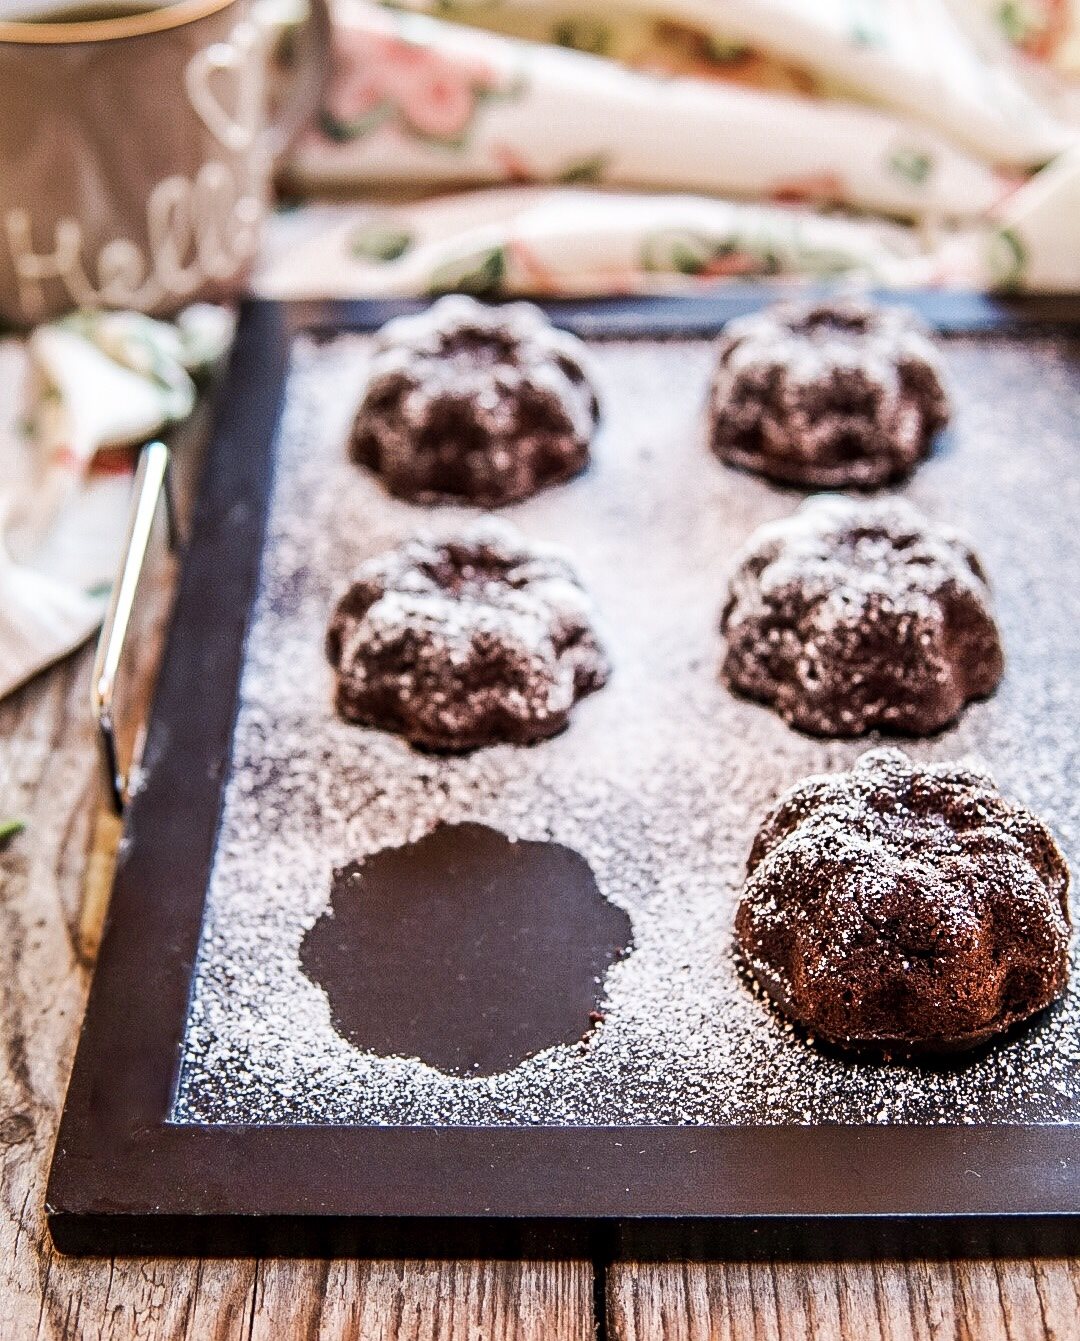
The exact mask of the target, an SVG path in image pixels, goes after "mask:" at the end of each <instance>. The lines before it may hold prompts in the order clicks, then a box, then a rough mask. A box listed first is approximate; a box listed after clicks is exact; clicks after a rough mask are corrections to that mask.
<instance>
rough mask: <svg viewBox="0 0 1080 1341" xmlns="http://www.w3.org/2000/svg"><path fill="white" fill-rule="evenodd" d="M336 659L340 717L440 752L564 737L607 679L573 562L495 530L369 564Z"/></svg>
mask: <svg viewBox="0 0 1080 1341" xmlns="http://www.w3.org/2000/svg"><path fill="white" fill-rule="evenodd" d="M326 651H327V656H328V658H329V660H330V663H331V665H332V666H333V667H334V669H335V670H336V672H337V688H336V694H335V703H336V706H337V710H338V712H339V713H340V714H341V716H342V717H344V718H346V719H347V720H348V721H351V722H358V723H361V724H363V725H365V726H374V727H380V728H382V729H383V730H386V731H395V732H398V733H399V734H400V735H402V736H404V737H405V738H406V739H407V740H409V741H411V742H412V743H413V744H415V745H419V746H423V747H425V748H428V749H432V750H469V749H474V748H476V747H478V746H481V745H490V744H494V743H496V742H498V741H508V742H511V743H515V744H520V745H524V744H529V743H531V742H532V741H536V740H541V739H543V738H545V737H547V736H553V735H555V734H556V733H557V732H559V731H561V730H562V729H563V728H564V727H565V726H566V724H567V721H568V720H569V716H570V710H571V709H572V708H573V706H574V704H575V703H576V702H577V700H578V699H579V698H581V697H582V696H583V695H585V694H588V693H591V692H592V691H593V690H594V689H599V688H600V686H601V685H603V684H604V682H605V680H606V679H607V675H608V666H607V661H606V658H605V656H604V653H603V650H602V648H601V646H600V643H599V641H598V639H597V637H596V634H595V632H594V630H593V626H592V612H591V606H590V602H589V600H588V598H587V596H586V595H585V592H584V591H583V590H582V588H581V586H580V584H579V583H578V580H577V578H576V576H575V574H574V572H573V569H572V568H571V567H570V565H569V564H568V563H567V561H566V559H565V558H563V556H562V554H561V553H560V552H558V551H556V550H554V549H551V548H548V547H545V546H540V545H533V544H530V543H527V542H526V541H525V539H524V537H522V536H521V535H519V534H518V532H517V531H516V530H515V529H514V528H513V527H511V526H508V525H506V524H505V523H503V522H499V521H495V520H494V519H492V518H485V519H482V520H480V521H477V522H474V523H473V524H472V525H471V526H469V527H468V528H467V529H466V530H464V531H462V532H461V533H460V534H459V535H457V536H455V537H452V538H450V539H448V540H444V541H442V542H438V543H436V542H433V541H427V540H410V541H407V542H406V543H405V544H403V545H400V546H398V547H397V548H396V549H392V550H389V551H388V552H387V553H384V554H381V555H379V556H378V557H376V558H373V559H370V560H368V562H366V563H364V564H362V565H361V566H360V568H359V569H358V571H357V572H356V574H355V575H354V577H353V580H352V582H351V584H350V586H349V588H348V590H347V591H346V592H345V594H344V595H343V596H342V597H341V599H340V600H339V602H338V604H337V607H336V609H335V610H334V613H333V617H332V619H331V621H330V627H329V630H328V632H327V637H326Z"/></svg>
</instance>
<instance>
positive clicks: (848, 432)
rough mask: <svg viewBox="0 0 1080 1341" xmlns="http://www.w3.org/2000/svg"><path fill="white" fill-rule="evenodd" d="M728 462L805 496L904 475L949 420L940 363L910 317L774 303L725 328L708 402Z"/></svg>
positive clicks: (894, 311)
mask: <svg viewBox="0 0 1080 1341" xmlns="http://www.w3.org/2000/svg"><path fill="white" fill-rule="evenodd" d="M709 417H710V429H711V436H712V447H713V450H714V451H715V452H716V454H717V455H718V456H719V457H720V458H721V459H722V460H724V461H727V462H728V463H729V464H731V465H734V466H740V467H742V468H743V469H745V470H752V471H755V472H757V473H758V474H761V475H765V476H767V477H768V478H769V479H771V480H775V481H777V482H779V483H782V484H794V485H798V486H801V487H804V488H815V489H843V488H863V489H870V488H876V487H878V486H879V485H882V484H887V483H889V482H890V481H893V480H897V479H900V478H902V477H903V476H905V475H907V474H909V473H910V472H911V471H912V470H913V469H914V467H915V466H916V464H917V463H918V462H919V461H920V460H921V459H922V458H923V457H924V456H925V455H926V454H927V453H928V451H929V450H930V444H931V441H932V439H933V437H934V434H935V433H937V431H938V430H939V429H940V428H942V427H943V426H944V424H945V423H946V421H947V420H948V417H949V401H948V396H947V394H946V391H945V377H944V371H943V368H942V364H941V360H940V359H939V357H938V354H937V351H936V350H935V349H934V346H933V344H932V343H931V341H930V338H929V336H928V335H927V333H926V331H925V330H924V328H923V327H922V326H921V325H920V324H919V323H918V322H917V321H916V319H915V318H914V317H913V316H912V314H911V313H910V312H906V311H904V310H902V309H900V308H894V307H872V306H871V305H870V304H868V303H864V302H855V301H846V302H822V303H813V304H810V303H782V304H778V305H777V306H775V307H770V308H766V309H765V310H764V311H762V312H757V313H754V314H752V315H751V316H746V317H739V318H737V319H736V320H734V321H731V322H729V323H728V325H727V327H726V328H725V330H724V333H723V335H722V336H721V338H720V342H719V345H718V347H717V358H716V368H715V372H714V374H713V381H712V387H711V390H710V394H709Z"/></svg>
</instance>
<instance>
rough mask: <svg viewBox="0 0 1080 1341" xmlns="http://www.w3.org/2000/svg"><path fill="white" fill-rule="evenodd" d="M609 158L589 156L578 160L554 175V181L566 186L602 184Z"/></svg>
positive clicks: (601, 155)
mask: <svg viewBox="0 0 1080 1341" xmlns="http://www.w3.org/2000/svg"><path fill="white" fill-rule="evenodd" d="M608 162H609V156H608V155H607V154H603V153H599V154H590V155H589V157H588V158H582V159H579V160H578V161H577V162H576V163H571V164H570V165H569V166H568V167H565V168H563V170H562V171H561V172H559V173H556V175H555V180H556V181H557V182H564V183H565V184H566V185H568V186H570V185H574V184H575V183H578V184H580V183H582V182H602V181H603V180H604V174H605V173H606V172H607V166H608Z"/></svg>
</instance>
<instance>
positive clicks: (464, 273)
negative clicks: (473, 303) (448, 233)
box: [427, 247, 506, 298]
mask: <svg viewBox="0 0 1080 1341" xmlns="http://www.w3.org/2000/svg"><path fill="white" fill-rule="evenodd" d="M505 278H506V252H505V249H504V248H503V247H489V248H487V249H486V250H485V251H482V252H480V253H473V254H472V255H469V256H464V257H460V258H456V259H455V260H453V261H448V262H447V263H446V264H445V265H440V266H438V267H437V268H436V269H435V270H434V271H433V272H432V275H431V278H430V279H429V280H428V284H427V291H428V293H431V294H437V293H471V294H473V295H474V296H475V297H477V298H488V297H491V296H493V295H494V294H497V293H499V292H500V291H501V289H502V284H503V280H504V279H505Z"/></svg>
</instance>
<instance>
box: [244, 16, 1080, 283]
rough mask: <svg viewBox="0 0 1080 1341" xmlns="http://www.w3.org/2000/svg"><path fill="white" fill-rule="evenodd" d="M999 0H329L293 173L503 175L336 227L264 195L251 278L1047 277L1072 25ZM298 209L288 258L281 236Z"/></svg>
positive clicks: (1058, 214)
mask: <svg viewBox="0 0 1080 1341" xmlns="http://www.w3.org/2000/svg"><path fill="white" fill-rule="evenodd" d="M1063 2H1064V0H1063ZM1018 4H1019V0H1010V6H1002V5H995V4H993V0H816V3H815V4H813V5H807V4H806V3H805V0H600V3H596V4H592V5H590V6H589V7H588V11H587V17H586V18H583V17H582V14H581V11H580V10H579V9H574V8H573V7H572V6H568V5H566V4H565V3H563V2H562V0H411V2H410V11H403V10H401V9H398V8H394V9H391V8H386V7H382V6H379V5H376V4H372V3H369V2H368V0H336V4H335V9H334V14H335V25H334V45H335V64H334V74H333V77H332V79H331V82H330V86H329V88H328V90H327V93H326V96H325V99H324V105H323V110H322V115H321V117H320V119H319V122H318V124H317V125H315V126H313V127H312V128H311V129H310V130H309V131H308V133H307V134H305V135H304V136H303V137H302V139H301V141H300V142H299V144H298V145H297V146H296V149H295V151H294V153H293V155H292V158H291V160H290V162H289V164H288V165H287V169H286V173H285V177H286V180H287V182H288V183H289V185H290V187H291V188H292V189H293V190H294V191H296V192H298V193H299V194H301V195H304V196H307V197H311V196H314V195H326V194H333V195H338V196H340V195H342V194H346V195H355V194H356V193H363V194H364V196H365V197H366V199H367V200H368V201H370V199H371V198H372V197H373V196H376V197H377V196H380V195H381V196H383V197H385V196H386V195H388V194H393V193H395V192H396V193H397V194H399V195H400V194H401V193H402V192H403V191H407V192H409V193H411V195H412V196H413V197H415V195H416V194H417V193H418V192H420V193H423V194H426V195H431V194H432V193H435V192H439V193H443V195H444V196H445V193H447V192H449V191H453V190H454V189H460V188H461V187H466V186H467V187H471V188H478V187H481V188H482V187H487V188H492V187H499V188H501V189H499V190H498V191H497V192H496V193H494V194H492V192H491V190H490V189H489V190H476V189H474V190H473V191H472V193H471V194H470V195H469V196H461V197H460V198H459V199H457V200H454V201H450V202H449V203H447V202H446V201H445V200H440V201H439V202H436V203H434V204H433V203H431V202H428V201H425V202H423V203H421V204H419V205H416V204H404V203H403V204H401V205H399V206H398V207H397V208H396V209H387V208H385V206H384V207H382V208H379V209H374V210H373V209H371V208H370V205H368V206H367V207H366V208H365V209H363V210H362V211H361V210H357V211H356V212H355V214H354V220H355V227H354V228H352V229H349V228H348V227H347V226H346V223H345V220H344V216H343V214H342V212H340V211H333V212H329V213H327V212H323V213H316V214H315V215H312V216H310V217H308V218H307V219H305V220H304V222H303V224H302V225H301V226H299V227H297V226H296V225H295V223H294V222H293V221H278V223H277V225H276V228H275V240H274V242H273V243H272V244H271V246H270V247H269V248H268V253H267V258H266V261H265V263H264V265H263V267H262V270H261V272H260V275H259V278H258V281H257V283H258V285H259V287H260V288H261V289H262V290H263V291H265V292H268V293H276V294H280V295H295V296H305V297H311V296H318V295H321V294H332V293H338V292H342V291H343V290H344V291H345V292H348V293H351V294H359V293H364V292H372V293H406V292H411V293H415V292H436V291H439V290H440V289H442V288H445V287H453V286H454V285H455V284H458V283H466V284H468V285H469V286H470V287H472V288H474V289H478V290H479V291H482V292H488V293H494V294H497V293H518V292H526V291H531V292H566V291H570V292H577V293H581V292H590V293H591V292H598V291H606V286H613V287H614V288H616V289H617V290H619V291H644V292H651V291H655V290H656V289H658V288H662V289H667V290H670V289H675V290H682V289H685V288H687V287H690V288H692V287H695V286H696V284H700V283H714V282H716V281H717V280H718V279H722V278H724V277H727V276H731V275H743V276H745V275H752V274H776V273H789V272H790V273H793V274H807V273H809V274H812V275H819V276H820V275H823V274H827V275H832V274H836V273H842V272H846V271H850V272H853V273H855V274H858V275H865V274H870V275H871V276H872V277H873V278H875V279H881V280H884V281H886V282H891V283H896V284H901V285H902V284H905V283H909V284H925V283H939V284H954V285H972V284H974V285H976V286H979V287H994V286H1002V287H1022V286H1028V287H1050V288H1053V287H1058V288H1061V287H1066V286H1068V285H1069V284H1071V283H1073V279H1072V276H1073V275H1074V274H1075V272H1076V270H1077V269H1078V268H1080V236H1078V233H1077V230H1076V229H1075V228H1073V227H1072V222H1071V208H1070V204H1071V200H1072V196H1073V194H1074V187H1073V185H1072V181H1073V176H1074V174H1075V172H1076V171H1077V168H1076V165H1075V154H1074V153H1073V146H1074V145H1075V144H1076V142H1077V125H1078V124H1080V123H1078V121H1077V117H1076V110H1075V103H1076V86H1073V85H1070V83H1069V82H1068V79H1067V78H1065V77H1064V76H1067V75H1068V74H1070V73H1073V65H1072V64H1071V63H1070V62H1072V61H1074V60H1075V59H1076V58H1075V55H1070V54H1069V53H1070V52H1074V48H1075V47H1076V38H1075V34H1074V31H1073V29H1072V27H1071V26H1070V25H1069V24H1068V23H1066V22H1065V21H1064V20H1063V19H1062V17H1061V13H1060V10H1061V5H1060V4H1055V0H1027V6H1026V7H1025V8H1024V9H1023V11H1022V12H1021V11H1020V10H1019V9H1018V8H1017V5H1018ZM416 9H428V10H430V11H431V12H430V13H415V12H411V10H416ZM1006 10H1007V11H1008V13H1006ZM436 15H437V16H438V17H435V16H436ZM1036 55H1037V56H1039V57H1040V59H1038V60H1036V59H1035V58H1034V57H1035V56H1036ZM1078 68H1080V67H1078ZM1047 164H1050V165H1051V166H1049V167H1047V166H1046V165H1047ZM525 184H529V185H531V186H532V187H533V189H532V190H531V191H521V190H519V191H517V192H516V193H514V194H509V193H508V191H507V189H506V188H508V187H511V186H516V187H521V186H523V185H525ZM536 184H544V186H546V188H547V189H546V190H545V191H543V192H541V191H539V190H537V189H536ZM584 188H589V189H590V190H591V192H592V195H591V196H586V195H585V194H584ZM612 192H615V193H616V194H614V195H612V194H611V193H612ZM630 192H633V193H634V195H633V197H631V196H630V195H629V193H630ZM661 192H662V193H664V194H658V193H661ZM672 192H677V193H678V194H677V195H671V194H670V193H672ZM687 193H693V195H694V197H697V199H692V198H690V197H689V196H688V194H687ZM717 197H719V198H721V199H720V200H718V199H717ZM748 202H753V204H752V205H750V204H749V203H748ZM837 209H841V210H843V211H844V217H843V218H842V219H841V218H837V217H834V212H835V211H836V210H837ZM823 211H825V212H824V213H823ZM883 219H888V220H889V221H890V222H893V223H895V222H897V221H900V222H902V223H903V224H904V225H905V227H906V235H904V230H900V231H898V230H896V229H894V228H883V227H882V220H883ZM300 235H302V239H303V251H302V253H301V259H300V261H299V264H296V263H295V262H296V258H295V257H293V256H289V257H286V256H285V254H284V252H283V249H282V246H281V245H280V240H281V239H285V238H289V239H297V238H298V237H299V236H300ZM775 239H780V240H781V243H780V245H775V244H774V240H775ZM898 258H902V259H903V260H904V262H905V263H904V264H901V265H899V266H898V265H897V264H896V262H897V259H898ZM693 281H696V284H695V282H693Z"/></svg>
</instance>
